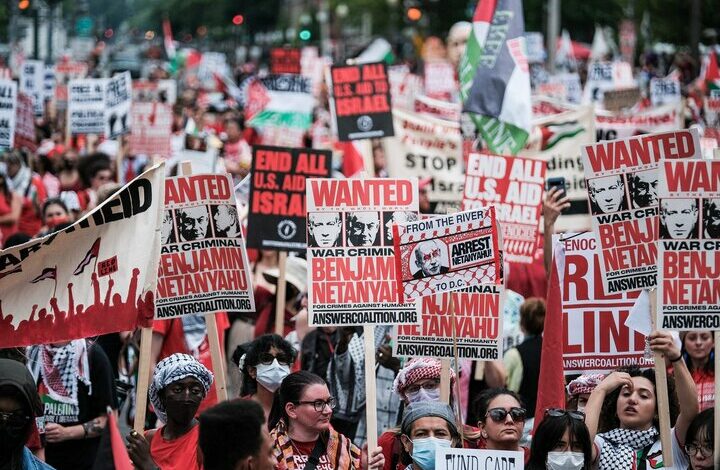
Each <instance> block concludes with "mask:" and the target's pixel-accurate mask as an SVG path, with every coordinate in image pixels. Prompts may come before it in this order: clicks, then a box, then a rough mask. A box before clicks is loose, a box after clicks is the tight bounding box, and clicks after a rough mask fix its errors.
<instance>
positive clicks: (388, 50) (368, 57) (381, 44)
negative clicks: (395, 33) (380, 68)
mask: <svg viewBox="0 0 720 470" xmlns="http://www.w3.org/2000/svg"><path fill="white" fill-rule="evenodd" d="M374 62H385V63H386V64H388V65H392V63H393V62H395V55H394V54H393V50H392V46H391V45H390V43H389V42H388V41H387V39H384V38H377V39H375V40H374V41H373V42H371V43H370V44H369V45H368V47H366V48H365V50H364V51H362V52H361V53H360V54H359V55H358V56H357V57H355V63H356V64H372V63H374Z"/></svg>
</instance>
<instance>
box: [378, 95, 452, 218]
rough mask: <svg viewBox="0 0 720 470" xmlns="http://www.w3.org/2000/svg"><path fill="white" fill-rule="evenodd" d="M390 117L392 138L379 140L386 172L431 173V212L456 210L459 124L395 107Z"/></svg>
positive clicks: (421, 175) (393, 174) (399, 175)
mask: <svg viewBox="0 0 720 470" xmlns="http://www.w3.org/2000/svg"><path fill="white" fill-rule="evenodd" d="M393 120H394V122H395V130H396V135H395V137H392V138H389V139H383V140H382V145H383V149H384V151H385V155H386V156H387V157H388V158H387V170H388V174H389V175H390V176H391V177H393V178H402V177H408V176H417V177H418V178H425V177H428V176H431V177H432V182H431V183H430V187H429V188H428V198H429V199H430V204H431V206H432V207H433V212H434V213H436V214H445V213H449V212H455V211H457V210H458V209H459V208H460V200H461V197H462V196H461V195H462V187H463V182H464V181H465V174H464V170H463V158H462V157H463V150H462V135H461V133H460V124H459V123H458V122H450V121H446V120H441V119H435V118H432V117H429V116H424V115H421V114H416V113H413V112H409V111H401V110H398V109H395V110H393Z"/></svg>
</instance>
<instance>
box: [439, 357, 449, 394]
mask: <svg viewBox="0 0 720 470" xmlns="http://www.w3.org/2000/svg"><path fill="white" fill-rule="evenodd" d="M440 401H441V402H443V403H447V404H448V405H449V404H450V359H440Z"/></svg>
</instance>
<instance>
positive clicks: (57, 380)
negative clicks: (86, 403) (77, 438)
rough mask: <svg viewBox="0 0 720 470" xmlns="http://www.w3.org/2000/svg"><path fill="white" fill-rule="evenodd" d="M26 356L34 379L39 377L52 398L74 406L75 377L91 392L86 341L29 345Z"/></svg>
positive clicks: (75, 401)
mask: <svg viewBox="0 0 720 470" xmlns="http://www.w3.org/2000/svg"><path fill="white" fill-rule="evenodd" d="M29 356H30V360H29V361H28V365H29V368H30V372H32V374H33V377H35V381H36V382H37V381H38V379H39V378H40V377H42V381H43V384H44V385H45V388H47V390H48V395H49V396H50V398H52V399H53V400H55V401H58V402H60V403H67V404H70V405H77V404H78V380H80V381H81V382H82V383H84V384H85V385H87V386H88V388H89V389H90V391H89V394H90V395H92V383H91V382H90V365H89V362H88V351H87V343H86V342H85V340H84V339H77V340H74V341H70V342H69V343H68V344H66V345H65V346H51V345H47V344H41V345H39V346H33V348H32V349H31V351H30V353H29Z"/></svg>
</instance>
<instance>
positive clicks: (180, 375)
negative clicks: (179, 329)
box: [149, 353, 213, 423]
mask: <svg viewBox="0 0 720 470" xmlns="http://www.w3.org/2000/svg"><path fill="white" fill-rule="evenodd" d="M187 377H192V378H194V379H197V380H198V381H199V382H200V383H201V384H202V385H203V388H204V389H205V395H207V392H208V390H210V386H211V385H212V383H213V373H212V372H210V371H209V370H208V369H207V367H205V366H204V365H202V364H201V363H200V362H199V361H198V360H197V359H195V358H194V357H192V356H190V355H189V354H181V353H176V354H173V355H171V356H168V357H166V358H165V359H163V360H162V361H160V362H158V364H157V365H156V366H155V373H154V374H153V379H152V382H151V383H150V389H149V394H150V403H152V405H153V408H155V414H157V415H158V418H160V419H161V420H162V421H163V422H164V423H167V414H166V413H165V406H164V405H163V403H162V402H161V400H160V392H161V391H162V390H163V389H164V388H165V387H167V386H168V385H170V384H171V383H173V382H177V381H178V380H182V379H184V378H187Z"/></svg>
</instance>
